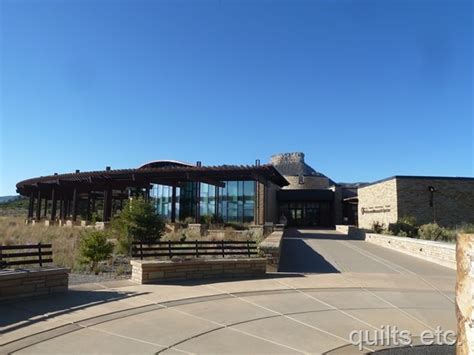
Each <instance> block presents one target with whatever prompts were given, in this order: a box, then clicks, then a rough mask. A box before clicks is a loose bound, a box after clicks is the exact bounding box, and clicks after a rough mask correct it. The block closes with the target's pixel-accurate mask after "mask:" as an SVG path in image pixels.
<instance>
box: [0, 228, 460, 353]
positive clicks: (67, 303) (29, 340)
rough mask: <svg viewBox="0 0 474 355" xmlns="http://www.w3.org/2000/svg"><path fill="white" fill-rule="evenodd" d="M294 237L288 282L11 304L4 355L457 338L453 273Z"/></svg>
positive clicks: (111, 292) (313, 234)
mask: <svg viewBox="0 0 474 355" xmlns="http://www.w3.org/2000/svg"><path fill="white" fill-rule="evenodd" d="M287 235H288V238H287V239H286V240H285V244H284V252H283V253H284V258H283V259H282V265H281V266H282V269H283V270H286V272H287V273H279V274H273V275H270V276H269V277H266V278H263V279H258V280H241V281H225V280H216V281H210V282H209V281H206V282H202V283H200V282H194V283H180V284H167V285H134V284H132V283H130V282H128V281H119V282H110V283H106V284H92V285H91V284H89V285H83V286H78V287H75V288H73V289H72V290H71V291H70V292H69V294H68V295H64V296H54V297H49V298H42V299H35V300H30V301H18V302H11V303H9V304H2V305H0V315H1V316H0V327H1V330H2V335H1V337H0V344H3V346H2V347H1V348H0V352H3V353H15V354H16V353H18V354H40V353H48V354H52V353H55V354H70V353H78V354H79V353H82V354H84V353H87V354H93V353H102V354H103V353H114V354H116V353H127V354H131V353H133V354H142V353H146V354H150V353H166V354H172V353H331V354H343V353H354V352H356V351H358V349H357V347H355V346H353V345H351V339H350V333H351V332H352V331H354V330H358V331H360V332H363V331H366V332H371V333H370V334H375V332H376V331H378V330H380V327H381V326H382V325H384V326H385V325H391V326H395V325H396V326H398V327H399V328H400V329H403V330H407V331H410V332H411V334H412V335H413V339H414V342H415V343H417V342H419V338H418V337H419V335H420V334H421V333H422V332H423V331H426V330H433V331H434V329H435V328H436V327H437V326H441V327H442V328H443V329H444V330H449V329H453V330H454V329H455V314H454V304H453V298H454V292H453V291H454V271H452V270H449V269H447V268H444V267H440V266H437V265H435V264H432V263H429V262H425V261H421V260H418V259H415V258H413V257H410V256H407V255H404V254H400V253H397V252H393V251H390V250H386V249H383V248H381V247H378V246H375V245H371V244H368V243H365V242H363V241H349V240H347V239H346V238H345V236H344V235H341V234H337V233H335V232H333V231H309V230H300V231H298V230H291V231H290V232H289V233H287ZM296 240H298V241H299V242H295V241H296ZM301 243H303V244H304V245H303V244H301ZM296 245H299V246H300V247H299V249H298V248H297V247H295V246H296ZM310 249H311V250H313V251H314V253H315V254H317V255H313V254H312V252H311V250H310ZM298 250H300V251H302V253H303V254H304V258H311V257H313V256H314V259H312V260H313V262H312V263H308V262H306V261H301V260H300V259H302V257H301V254H299V253H298ZM289 255H290V256H292V257H290V258H286V257H287V256H289ZM285 258H286V259H285ZM292 260H293V261H292ZM327 264H329V265H330V266H329V265H327ZM319 267H321V269H318V268H319ZM300 272H301V273H302V274H299V273H300ZM318 272H319V273H318ZM369 343H370V342H369ZM382 347H383V346H377V345H371V344H368V343H365V349H364V350H365V352H367V351H371V350H377V349H379V348H382Z"/></svg>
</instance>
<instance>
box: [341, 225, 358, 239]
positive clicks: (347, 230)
mask: <svg viewBox="0 0 474 355" xmlns="http://www.w3.org/2000/svg"><path fill="white" fill-rule="evenodd" d="M336 231H337V232H340V233H344V234H347V236H348V237H349V239H361V240H363V239H364V238H365V232H364V231H363V230H362V229H359V228H357V227H356V226H348V225H341V224H338V225H336Z"/></svg>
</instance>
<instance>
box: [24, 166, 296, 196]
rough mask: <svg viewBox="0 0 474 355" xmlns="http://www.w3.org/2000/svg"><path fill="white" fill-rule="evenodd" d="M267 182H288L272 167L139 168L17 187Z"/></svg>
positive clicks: (37, 180) (85, 188)
mask: <svg viewBox="0 0 474 355" xmlns="http://www.w3.org/2000/svg"><path fill="white" fill-rule="evenodd" d="M233 180H255V181H259V182H262V183H266V182H268V181H270V182H272V183H273V184H275V185H278V186H280V187H283V186H287V185H289V183H288V181H286V179H285V178H284V177H283V176H282V175H281V174H280V173H279V172H278V171H277V170H276V169H275V168H274V167H273V166H272V165H258V166H256V165H253V166H249V165H245V166H243V165H221V166H203V167H201V166H176V165H174V166H166V167H161V168H147V167H144V168H138V169H121V170H105V171H91V172H79V173H71V174H61V175H49V176H41V177H36V178H32V179H28V180H24V181H20V182H19V183H18V184H17V185H16V187H17V191H18V193H20V194H21V195H28V194H30V193H32V192H36V191H49V190H52V189H53V188H55V189H58V190H63V191H68V190H69V191H72V190H74V189H76V190H78V191H97V190H102V189H118V190H120V189H125V188H127V187H147V186H149V185H150V184H153V183H154V184H161V185H169V186H181V185H182V184H184V183H187V182H203V183H207V184H210V185H215V186H225V181H233Z"/></svg>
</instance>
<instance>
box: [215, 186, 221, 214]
mask: <svg viewBox="0 0 474 355" xmlns="http://www.w3.org/2000/svg"><path fill="white" fill-rule="evenodd" d="M214 188H215V190H214V191H215V192H214V196H215V197H214V198H215V200H214V201H215V206H214V214H215V216H216V222H217V220H218V219H219V199H220V197H219V186H214Z"/></svg>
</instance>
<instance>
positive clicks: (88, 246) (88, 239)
mask: <svg viewBox="0 0 474 355" xmlns="http://www.w3.org/2000/svg"><path fill="white" fill-rule="evenodd" d="M80 243H81V244H80V253H81V256H82V257H83V258H84V259H85V260H86V261H87V262H89V263H90V265H91V270H93V271H94V272H95V274H96V275H97V274H98V273H99V269H98V265H99V262H100V261H103V260H107V259H108V258H109V257H110V255H111V254H112V252H113V250H114V245H113V244H112V243H111V242H109V241H107V235H106V234H105V233H104V232H103V231H97V230H93V231H89V232H87V233H86V234H85V235H84V237H83V238H82V239H81V242H80Z"/></svg>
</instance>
